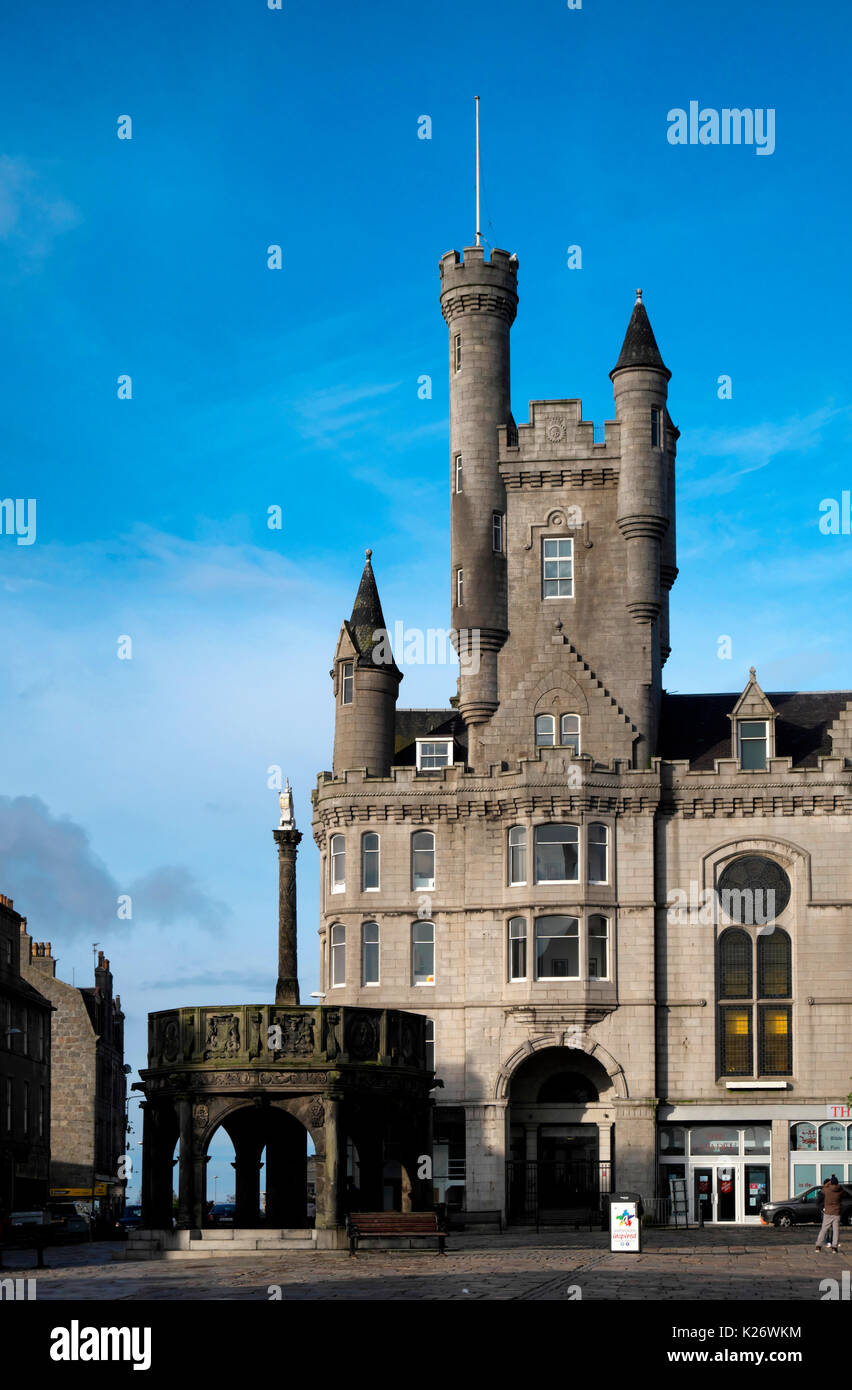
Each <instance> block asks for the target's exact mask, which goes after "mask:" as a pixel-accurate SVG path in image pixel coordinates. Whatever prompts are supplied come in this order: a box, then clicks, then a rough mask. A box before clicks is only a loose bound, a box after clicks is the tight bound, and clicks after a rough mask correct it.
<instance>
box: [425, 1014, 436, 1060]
mask: <svg viewBox="0 0 852 1390" xmlns="http://www.w3.org/2000/svg"><path fill="white" fill-rule="evenodd" d="M424 1032H425V1041H426V1070H427V1071H434V1070H435V1020H434V1018H427V1020H426V1027H425V1029H424Z"/></svg>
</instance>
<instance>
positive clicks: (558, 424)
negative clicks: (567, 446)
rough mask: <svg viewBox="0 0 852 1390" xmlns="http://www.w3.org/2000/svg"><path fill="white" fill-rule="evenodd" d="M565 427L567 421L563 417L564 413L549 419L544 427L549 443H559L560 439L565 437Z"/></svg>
mask: <svg viewBox="0 0 852 1390" xmlns="http://www.w3.org/2000/svg"><path fill="white" fill-rule="evenodd" d="M567 427H568V422H567V420H566V419H565V416H564V415H559V416H557V417H555V418H554V419H552V420H550V421H549V423H548V425H547V429H546V433H547V438H548V439H549V440H550V443H551V444H559V443H561V442H562V440H563V439H564V438H565V432H566V430H567Z"/></svg>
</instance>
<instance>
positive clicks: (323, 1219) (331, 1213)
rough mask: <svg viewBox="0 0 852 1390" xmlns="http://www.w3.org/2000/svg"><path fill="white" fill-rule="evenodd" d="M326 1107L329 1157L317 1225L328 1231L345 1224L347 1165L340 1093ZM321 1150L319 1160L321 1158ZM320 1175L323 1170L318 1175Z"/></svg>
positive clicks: (318, 1189) (318, 1195)
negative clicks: (343, 1194) (343, 1206)
mask: <svg viewBox="0 0 852 1390" xmlns="http://www.w3.org/2000/svg"><path fill="white" fill-rule="evenodd" d="M323 1108H324V1110H325V1125H324V1138H325V1158H324V1162H323V1173H322V1177H323V1181H322V1185H321V1186H320V1184H319V1182H318V1183H317V1214H316V1224H317V1228H318V1229H321V1230H328V1229H329V1228H330V1227H333V1226H339V1225H340V1224H341V1186H342V1183H343V1181H344V1166H343V1163H342V1162H341V1159H342V1154H341V1143H342V1141H341V1123H340V1120H341V1116H340V1100H339V1098H338V1097H337V1096H334V1097H331V1096H330V1097H329V1098H328V1099H327V1100H324V1101H323ZM319 1157H320V1155H319V1152H317V1160H319ZM317 1177H318V1178H319V1173H318V1174H317Z"/></svg>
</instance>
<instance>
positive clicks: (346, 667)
mask: <svg viewBox="0 0 852 1390" xmlns="http://www.w3.org/2000/svg"><path fill="white" fill-rule="evenodd" d="M354 688H355V663H354V662H353V661H343V662H341V664H340V703H341V704H342V705H351V704H352V692H353V690H354Z"/></svg>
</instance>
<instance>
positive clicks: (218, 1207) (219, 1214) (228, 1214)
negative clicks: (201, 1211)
mask: <svg viewBox="0 0 852 1390" xmlns="http://www.w3.org/2000/svg"><path fill="white" fill-rule="evenodd" d="M236 1210H237V1209H236V1207H235V1206H234V1204H233V1202H216V1204H215V1205H214V1206H212V1207H211V1208H210V1225H211V1226H233V1224H234V1216H235V1214H236Z"/></svg>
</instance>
